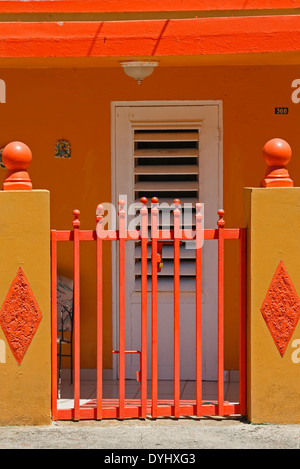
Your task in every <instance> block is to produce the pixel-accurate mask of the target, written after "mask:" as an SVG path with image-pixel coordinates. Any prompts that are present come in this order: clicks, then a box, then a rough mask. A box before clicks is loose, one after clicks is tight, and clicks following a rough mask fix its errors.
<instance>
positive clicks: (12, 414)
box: [0, 190, 51, 425]
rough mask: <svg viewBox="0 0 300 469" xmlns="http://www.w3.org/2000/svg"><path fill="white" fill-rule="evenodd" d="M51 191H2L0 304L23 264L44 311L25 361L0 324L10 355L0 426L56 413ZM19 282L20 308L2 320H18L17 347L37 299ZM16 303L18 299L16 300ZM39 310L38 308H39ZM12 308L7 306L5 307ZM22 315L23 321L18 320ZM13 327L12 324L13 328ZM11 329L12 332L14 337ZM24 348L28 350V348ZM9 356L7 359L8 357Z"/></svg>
mask: <svg viewBox="0 0 300 469" xmlns="http://www.w3.org/2000/svg"><path fill="white" fill-rule="evenodd" d="M49 198H50V197H49V192H47V191H35V190H34V191H12V192H10V191H7V192H3V191H0V213H1V224H0V243H1V254H0V256H1V257H0V259H1V262H0V304H1V306H2V303H3V302H4V300H5V299H7V297H6V295H7V293H8V290H9V288H10V286H11V283H12V281H13V280H14V279H15V277H16V275H17V272H18V269H19V268H20V267H21V268H22V270H23V272H24V275H25V277H26V279H27V281H28V283H29V285H30V288H31V290H32V293H33V295H34V297H35V300H36V302H37V304H38V306H39V309H40V311H41V315H42V318H41V321H40V323H39V325H38V328H37V330H36V332H35V334H34V336H33V338H32V340H31V343H30V344H29V346H28V348H27V349H26V351H25V354H24V356H23V358H22V361H21V362H20V363H18V362H17V360H16V359H15V357H14V355H13V352H12V350H11V348H10V345H9V343H8V340H7V337H6V336H5V335H4V332H3V330H2V328H0V340H1V343H2V344H5V354H4V357H2V360H1V361H2V363H0V382H1V386H0V425H46V424H47V425H48V424H49V423H50V416H51V347H50V344H51V334H50V324H51V323H50V317H51V311H50V252H49V243H50V235H49V234H50V229H49V228H50V207H49ZM17 286H18V287H19V288H21V289H23V290H22V294H19V302H20V309H19V310H16V309H14V315H12V316H13V317H12V316H9V318H7V316H6V315H5V316H4V317H2V320H1V321H2V324H4V322H6V324H7V325H9V326H11V325H14V324H15V327H16V329H15V330H16V331H17V332H16V334H15V338H16V339H17V340H15V343H14V342H13V341H12V343H13V345H17V347H16V348H17V350H20V349H22V347H24V337H27V332H26V334H25V333H24V322H25V323H26V321H28V320H29V322H28V324H27V325H28V330H29V331H30V328H31V327H32V323H33V321H32V320H30V316H27V315H28V314H29V313H30V312H31V310H32V303H29V306H28V304H27V303H26V302H25V300H24V297H25V298H26V297H27V296H26V294H24V291H25V292H26V288H24V287H23V284H22V282H20V281H19V283H17ZM7 302H8V304H13V305H14V308H15V305H16V304H17V302H11V301H10V300H9V298H8V299H7ZM34 311H35V310H34ZM6 312H7V310H6ZM16 317H19V320H18V321H14V319H15V318H16ZM9 330H10V327H8V331H9ZM9 335H10V334H8V336H9ZM23 350H24V349H23ZM3 358H4V360H3Z"/></svg>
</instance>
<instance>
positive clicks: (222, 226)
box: [217, 208, 225, 228]
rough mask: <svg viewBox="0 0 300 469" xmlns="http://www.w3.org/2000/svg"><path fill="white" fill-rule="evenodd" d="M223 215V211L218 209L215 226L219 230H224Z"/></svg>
mask: <svg viewBox="0 0 300 469" xmlns="http://www.w3.org/2000/svg"><path fill="white" fill-rule="evenodd" d="M224 214H225V212H224V210H223V209H222V208H220V209H219V210H218V215H219V220H218V221H217V224H218V226H219V227H221V228H224V226H225V220H224Z"/></svg>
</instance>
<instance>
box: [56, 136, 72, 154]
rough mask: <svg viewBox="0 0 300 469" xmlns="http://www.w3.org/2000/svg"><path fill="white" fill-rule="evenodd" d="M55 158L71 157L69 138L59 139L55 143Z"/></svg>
mask: <svg viewBox="0 0 300 469" xmlns="http://www.w3.org/2000/svg"><path fill="white" fill-rule="evenodd" d="M54 156H55V158H65V159H68V158H71V144H70V142H69V141H68V140H65V139H58V140H56V143H55V155H54Z"/></svg>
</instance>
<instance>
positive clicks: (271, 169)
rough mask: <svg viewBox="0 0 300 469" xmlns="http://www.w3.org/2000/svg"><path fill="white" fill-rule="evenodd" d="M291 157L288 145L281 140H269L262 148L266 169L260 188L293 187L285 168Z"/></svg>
mask: <svg viewBox="0 0 300 469" xmlns="http://www.w3.org/2000/svg"><path fill="white" fill-rule="evenodd" d="M291 156H292V149H291V147H290V145H289V144H288V143H287V142H286V141H285V140H282V139H281V138H273V139H272V140H269V141H268V142H267V143H266V144H265V145H264V147H263V158H264V160H265V162H266V163H267V165H268V167H267V170H266V174H265V178H264V179H263V180H262V181H261V183H260V186H261V187H293V185H294V184H293V181H292V179H290V176H289V173H288V170H287V168H286V166H287V164H288V163H289V161H290V159H291Z"/></svg>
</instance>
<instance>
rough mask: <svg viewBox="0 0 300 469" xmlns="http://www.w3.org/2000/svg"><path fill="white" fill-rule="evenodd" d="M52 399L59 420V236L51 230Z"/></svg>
mask: <svg viewBox="0 0 300 469" xmlns="http://www.w3.org/2000/svg"><path fill="white" fill-rule="evenodd" d="M51 379H52V381H51V401H52V419H53V420H57V237H56V231H55V230H51Z"/></svg>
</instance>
